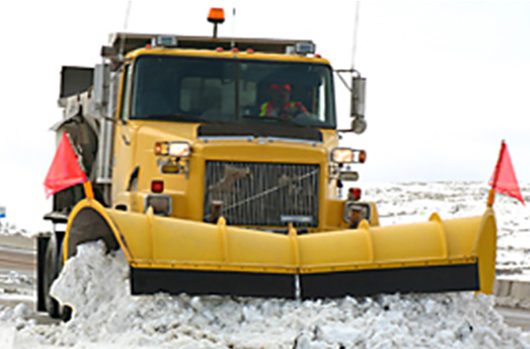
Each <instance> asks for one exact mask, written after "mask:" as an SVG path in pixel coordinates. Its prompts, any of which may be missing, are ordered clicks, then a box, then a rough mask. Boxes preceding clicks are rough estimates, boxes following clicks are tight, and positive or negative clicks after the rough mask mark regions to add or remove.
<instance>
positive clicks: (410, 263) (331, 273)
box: [64, 200, 496, 298]
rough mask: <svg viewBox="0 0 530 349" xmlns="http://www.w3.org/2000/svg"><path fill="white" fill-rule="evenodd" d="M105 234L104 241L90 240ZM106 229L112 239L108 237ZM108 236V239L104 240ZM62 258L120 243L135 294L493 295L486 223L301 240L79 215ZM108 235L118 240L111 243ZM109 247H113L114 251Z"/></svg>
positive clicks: (166, 221) (490, 223)
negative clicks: (84, 246) (97, 244)
mask: <svg viewBox="0 0 530 349" xmlns="http://www.w3.org/2000/svg"><path fill="white" fill-rule="evenodd" d="M87 226H90V227H92V230H91V231H94V230H95V228H98V229H99V230H98V231H100V232H99V233H97V234H96V233H91V232H89V231H88V229H87V228H86V227H87ZM105 230H107V233H105V232H104V231H105ZM102 232H103V233H102ZM66 234H67V238H66V244H65V247H64V257H65V258H68V257H69V256H71V255H72V254H73V253H75V247H76V245H77V244H78V243H81V242H84V241H89V240H95V239H97V238H104V239H105V241H110V240H112V239H114V243H115V245H116V246H117V245H119V246H120V247H121V249H122V250H123V251H124V253H125V256H126V257H127V259H128V262H129V265H130V267H131V274H130V278H131V291H132V293H133V294H145V293H155V292H168V293H175V294H178V293H181V292H186V293H189V294H231V295H242V296H260V297H285V298H294V297H297V296H301V297H303V298H320V297H341V296H344V295H352V296H358V295H370V294H377V293H394V292H444V291H463V290H478V291H481V292H484V293H491V292H492V291H493V283H494V279H495V253H496V224H495V217H494V214H493V211H492V210H491V209H487V210H486V212H485V213H484V214H483V215H482V216H481V217H471V218H459V219H452V220H446V221H442V220H441V219H440V217H438V215H437V214H433V215H432V216H431V218H430V219H429V221H428V222H425V223H417V224H406V225H395V226H388V227H370V226H369V225H368V224H367V223H366V222H362V223H361V224H360V226H359V228H358V229H354V230H341V231H333V232H322V233H313V234H304V235H297V234H296V231H295V230H294V229H293V228H291V229H290V230H289V234H287V235H283V234H275V233H270V232H262V231H256V230H249V229H242V228H237V227H232V226H227V225H226V224H225V222H224V219H220V220H219V222H218V224H208V223H201V222H194V221H188V220H181V219H175V218H168V217H160V216H155V215H153V214H152V212H151V211H148V213H147V214H140V213H131V212H124V211H117V210H111V209H106V208H103V207H102V206H101V205H100V204H99V203H97V202H96V201H95V200H84V201H82V202H81V203H79V204H78V205H77V206H76V207H75V209H74V211H73V212H72V214H71V216H70V219H69V222H68V226H67V233H66ZM105 234H110V235H112V236H111V237H109V236H107V235H105ZM107 244H108V245H109V247H112V243H107Z"/></svg>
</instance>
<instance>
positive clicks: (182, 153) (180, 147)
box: [168, 142, 191, 158]
mask: <svg viewBox="0 0 530 349" xmlns="http://www.w3.org/2000/svg"><path fill="white" fill-rule="evenodd" d="M168 148H169V149H168V152H169V155H170V156H175V157H177V158H185V157H188V156H190V153H191V147H190V145H189V144H188V143H186V142H170V143H169V147H168Z"/></svg>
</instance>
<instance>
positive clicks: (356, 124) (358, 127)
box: [350, 75, 367, 134]
mask: <svg viewBox="0 0 530 349" xmlns="http://www.w3.org/2000/svg"><path fill="white" fill-rule="evenodd" d="M365 102H366V78H363V77H361V76H360V75H359V76H355V75H354V76H352V79H351V109H350V115H351V117H352V118H353V121H352V127H351V129H352V131H353V132H355V133H357V134H361V133H363V132H364V131H365V130H366V127H367V124H366V121H365V120H364V110H365V105H366V103H365Z"/></svg>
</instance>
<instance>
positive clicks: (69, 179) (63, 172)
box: [44, 132, 88, 198]
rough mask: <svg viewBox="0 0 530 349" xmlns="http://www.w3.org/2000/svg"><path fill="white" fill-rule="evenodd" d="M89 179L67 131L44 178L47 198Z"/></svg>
mask: <svg viewBox="0 0 530 349" xmlns="http://www.w3.org/2000/svg"><path fill="white" fill-rule="evenodd" d="M87 180H88V179H87V177H86V174H85V172H84V171H83V170H82V169H81V166H80V165H79V161H78V159H77V155H76V153H75V151H74V149H73V148H72V144H71V143H70V139H69V138H68V135H67V134H66V132H65V133H63V135H62V137H61V141H60V142H59V146H58V147H57V150H56V151H55V157H54V158H53V161H52V164H51V165H50V169H49V170H48V174H47V175H46V179H45V180H44V188H45V191H46V198H48V197H50V195H53V194H55V193H57V192H59V191H61V190H64V189H66V188H69V187H72V186H74V185H76V184H81V183H85V182H87Z"/></svg>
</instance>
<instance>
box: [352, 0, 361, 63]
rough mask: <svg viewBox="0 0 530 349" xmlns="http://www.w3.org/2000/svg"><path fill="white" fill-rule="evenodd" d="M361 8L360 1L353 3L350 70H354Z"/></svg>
mask: <svg viewBox="0 0 530 349" xmlns="http://www.w3.org/2000/svg"><path fill="white" fill-rule="evenodd" d="M360 7H361V0H357V1H355V21H354V22H353V44H352V52H351V69H352V71H353V70H355V56H356V54H357V32H358V29H359V11H360Z"/></svg>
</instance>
